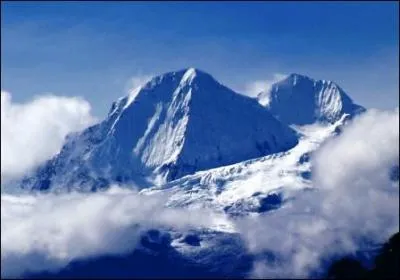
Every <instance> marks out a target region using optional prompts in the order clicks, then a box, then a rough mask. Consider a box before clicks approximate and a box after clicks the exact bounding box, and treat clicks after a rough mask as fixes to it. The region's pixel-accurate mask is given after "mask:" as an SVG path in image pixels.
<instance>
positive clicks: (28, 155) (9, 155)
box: [1, 90, 96, 182]
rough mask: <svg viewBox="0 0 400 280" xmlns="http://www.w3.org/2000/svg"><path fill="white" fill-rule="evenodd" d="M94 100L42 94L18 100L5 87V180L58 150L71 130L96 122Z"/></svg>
mask: <svg viewBox="0 0 400 280" xmlns="http://www.w3.org/2000/svg"><path fill="white" fill-rule="evenodd" d="M95 121H96V119H95V118H94V117H93V116H92V115H91V106H90V104H89V103H88V102H87V101H86V100H84V99H82V98H78V97H63V96H55V95H50V94H49V95H42V96H39V97H35V98H33V99H32V100H31V101H29V102H26V103H16V102H13V100H12V95H11V94H10V93H8V92H6V91H3V90H2V91H1V180H2V182H4V181H7V180H9V179H14V178H16V177H18V176H21V175H23V174H25V173H26V172H29V171H30V170H31V169H32V168H34V167H36V166H37V165H39V164H41V163H43V162H44V161H46V160H48V159H49V158H50V157H51V156H53V155H54V154H56V153H57V152H58V151H59V150H60V149H61V146H62V144H63V142H64V138H65V137H66V136H67V134H69V133H71V132H75V131H79V130H82V129H84V128H86V127H87V126H89V125H91V124H93V123H94V122H95Z"/></svg>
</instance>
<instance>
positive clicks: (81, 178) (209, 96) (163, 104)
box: [24, 68, 297, 189]
mask: <svg viewBox="0 0 400 280" xmlns="http://www.w3.org/2000/svg"><path fill="white" fill-rule="evenodd" d="M296 144H297V136H296V133H295V132H294V131H293V130H292V129H290V128H289V127H287V126H286V125H283V124H282V123H281V122H279V121H278V120H277V119H276V118H274V117H273V116H272V115H271V114H270V113H269V112H268V111H266V110H265V109H264V108H263V107H262V106H260V105H259V104H258V103H257V102H256V101H255V100H253V99H251V98H248V97H244V96H242V95H239V94H236V93H235V92H233V91H232V90H230V89H228V88H227V87H225V86H223V85H221V84H220V83H218V82H217V81H216V80H215V79H214V78H213V77H212V76H210V75H209V74H206V73H204V72H202V71H199V70H196V69H193V68H190V69H187V70H183V71H178V72H171V73H167V74H165V75H162V76H158V77H155V78H153V79H152V80H151V81H150V82H148V83H147V84H146V85H144V86H143V87H141V88H138V89H136V90H134V91H133V92H132V93H131V94H130V95H129V96H127V97H124V98H121V99H119V100H118V101H117V102H115V103H114V104H113V106H112V108H111V110H110V113H109V115H108V117H107V119H106V120H104V121H103V122H102V123H100V124H98V125H95V126H92V127H90V128H88V129H86V130H85V131H84V132H83V133H80V134H75V135H70V136H69V139H68V140H67V142H66V144H65V146H64V147H63V149H62V151H61V152H60V153H59V154H58V155H57V156H56V157H55V158H53V159H52V160H50V161H49V162H48V163H47V164H46V165H45V166H44V167H41V168H40V169H39V170H38V172H37V173H36V174H34V176H32V177H31V178H29V179H27V180H25V181H24V187H25V188H28V189H32V188H33V189H47V188H50V187H51V185H57V186H68V187H70V188H75V187H79V188H81V187H82V186H83V185H85V186H88V187H89V188H98V187H102V186H106V185H107V184H108V183H109V182H110V181H117V182H135V183H137V184H138V185H140V186H141V187H144V186H146V184H147V183H146V180H147V179H149V178H151V180H150V182H148V184H154V183H157V182H158V183H162V182H165V181H171V180H173V179H176V178H179V177H182V176H184V175H186V174H191V173H194V172H195V171H198V170H206V169H210V168H214V167H218V166H223V165H228V164H233V163H237V162H240V161H243V160H247V159H251V158H257V157H260V156H264V155H268V154H272V153H277V152H281V151H285V150H288V149H290V148H292V147H293V146H295V145H296ZM37 178H39V179H38V180H37ZM145 179H146V180H145Z"/></svg>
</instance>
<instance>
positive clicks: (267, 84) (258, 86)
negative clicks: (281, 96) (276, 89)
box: [244, 73, 287, 97]
mask: <svg viewBox="0 0 400 280" xmlns="http://www.w3.org/2000/svg"><path fill="white" fill-rule="evenodd" d="M286 77H287V75H285V74H281V73H275V74H274V75H273V76H272V78H270V79H265V80H257V81H253V82H250V83H248V84H247V85H246V86H245V87H244V93H245V94H247V95H248V96H250V97H256V96H257V95H258V94H259V93H260V92H263V91H267V90H269V89H270V88H271V86H272V85H273V84H274V83H276V82H279V81H281V80H283V79H285V78H286Z"/></svg>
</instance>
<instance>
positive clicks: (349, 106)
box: [257, 73, 365, 125]
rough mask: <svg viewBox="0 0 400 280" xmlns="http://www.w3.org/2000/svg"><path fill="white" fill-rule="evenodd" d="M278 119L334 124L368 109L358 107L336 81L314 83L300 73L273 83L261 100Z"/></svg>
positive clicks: (298, 122) (263, 93) (260, 97)
mask: <svg viewBox="0 0 400 280" xmlns="http://www.w3.org/2000/svg"><path fill="white" fill-rule="evenodd" d="M257 99H258V101H259V102H260V104H261V105H263V106H265V107H266V108H267V109H268V110H269V111H270V112H271V113H272V114H273V115H274V116H275V117H277V118H278V119H279V120H281V121H282V122H284V123H287V124H297V125H304V124H311V123H314V122H319V121H322V122H329V123H334V122H335V121H337V120H338V119H340V117H341V116H342V115H343V114H344V113H347V114H349V115H350V116H352V115H354V114H357V113H359V112H363V111H364V110H365V109H364V108H363V107H361V106H359V105H357V104H354V102H353V100H352V99H351V98H350V97H349V96H348V95H347V94H346V93H345V92H344V91H343V89H342V88H340V87H339V86H338V85H337V84H336V83H335V82H333V81H329V80H315V79H312V78H310V77H307V76H305V75H300V74H297V73H293V74H290V75H289V76H288V77H286V78H285V79H283V80H281V81H279V82H277V83H275V84H273V85H272V86H271V88H270V89H268V90H266V91H264V92H261V93H260V94H259V95H258V97H257Z"/></svg>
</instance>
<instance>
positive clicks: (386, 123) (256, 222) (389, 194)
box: [238, 109, 399, 278]
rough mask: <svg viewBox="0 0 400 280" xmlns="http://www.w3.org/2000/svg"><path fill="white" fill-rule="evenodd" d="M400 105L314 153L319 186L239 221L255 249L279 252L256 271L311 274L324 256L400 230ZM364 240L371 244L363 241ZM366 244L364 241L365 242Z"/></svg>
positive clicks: (362, 120)
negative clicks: (394, 172)
mask: <svg viewBox="0 0 400 280" xmlns="http://www.w3.org/2000/svg"><path fill="white" fill-rule="evenodd" d="M398 125H399V111H398V109H396V110H395V111H393V112H379V111H375V110H372V111H369V112H367V113H366V114H364V115H362V116H360V117H358V118H356V119H355V120H354V121H353V122H352V123H351V124H349V126H348V127H346V128H345V129H344V131H343V133H342V134H341V135H340V136H337V137H335V138H332V139H330V140H328V141H327V142H326V143H325V144H324V145H323V146H322V147H321V148H320V149H319V150H318V151H317V152H316V154H315V155H314V156H313V159H312V164H313V169H314V171H313V185H314V188H315V189H314V190H313V191H306V192H304V191H303V192H302V193H299V194H298V196H297V197H296V199H295V200H294V201H292V202H291V203H288V205H286V206H285V207H283V208H281V209H279V210H278V211H275V212H272V213H267V214H264V215H261V216H259V217H257V218H247V219H244V220H242V221H240V222H238V228H239V230H240V231H241V233H242V235H243V237H244V238H245V240H247V243H248V246H249V250H250V251H251V252H253V253H255V254H262V253H265V252H270V253H272V254H273V255H274V258H272V259H269V261H265V259H263V260H260V261H258V262H256V263H255V266H254V270H253V276H254V277H261V278H262V277H273V278H287V277H296V278H298V277H309V276H310V274H311V273H318V270H319V269H320V268H321V266H322V261H323V260H324V259H330V258H332V257H334V256H343V254H354V253H356V251H357V250H358V249H359V248H360V246H362V243H363V242H366V243H371V244H374V243H380V242H384V241H386V240H387V238H388V237H389V236H390V235H392V234H394V233H395V232H397V231H398V230H399V185H398V181H397V182H393V181H391V180H390V177H389V170H390V169H391V168H392V167H393V166H395V165H396V164H398V162H399V147H398V145H399V131H398ZM364 245H365V244H364ZM364 249H366V247H364Z"/></svg>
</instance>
